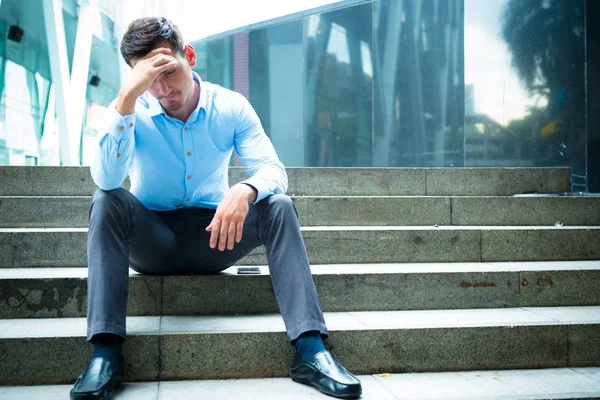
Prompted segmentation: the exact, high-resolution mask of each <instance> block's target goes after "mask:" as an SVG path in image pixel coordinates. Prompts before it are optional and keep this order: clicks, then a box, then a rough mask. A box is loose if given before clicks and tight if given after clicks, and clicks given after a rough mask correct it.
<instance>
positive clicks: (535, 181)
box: [0, 166, 571, 196]
mask: <svg viewBox="0 0 600 400" xmlns="http://www.w3.org/2000/svg"><path fill="white" fill-rule="evenodd" d="M286 171H287V174H288V179H289V188H288V194H290V195H305V196H322V195H331V196H356V195H364V196H405V195H408V196H413V195H427V196H451V195H458V196H475V195H488V196H510V195H513V194H516V193H558V192H568V191H570V190H571V180H570V170H569V168H287V169H286ZM246 176H247V175H246V173H245V171H244V170H243V168H240V167H237V168H230V173H229V181H230V183H237V182H239V181H241V180H243V179H245V177H246ZM0 182H2V186H1V187H0V196H89V195H91V194H92V193H93V192H94V191H95V190H96V186H95V185H94V183H93V181H92V178H91V176H90V172H89V168H87V167H10V166H9V167H0ZM124 186H125V187H127V183H126V184H125V185H124Z"/></svg>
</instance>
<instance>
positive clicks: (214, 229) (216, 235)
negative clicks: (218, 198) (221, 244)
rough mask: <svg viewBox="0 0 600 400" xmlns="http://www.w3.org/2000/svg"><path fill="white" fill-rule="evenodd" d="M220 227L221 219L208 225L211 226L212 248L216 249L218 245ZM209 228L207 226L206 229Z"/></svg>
mask: <svg viewBox="0 0 600 400" xmlns="http://www.w3.org/2000/svg"><path fill="white" fill-rule="evenodd" d="M213 224H214V225H213ZM220 227H221V222H220V221H216V222H215V221H213V222H211V224H210V225H209V226H208V228H210V248H211V249H214V248H215V247H217V239H218V238H219V229H220ZM208 228H206V229H208Z"/></svg>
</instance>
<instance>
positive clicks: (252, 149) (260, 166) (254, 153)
mask: <svg viewBox="0 0 600 400" xmlns="http://www.w3.org/2000/svg"><path fill="white" fill-rule="evenodd" d="M237 103H238V111H237V121H236V128H235V136H234V141H235V142H234V146H235V151H236V153H237V154H238V156H239V157H240V159H241V160H242V164H243V165H244V168H245V169H246V171H247V172H248V173H249V174H250V178H249V179H246V180H245V181H243V183H247V184H249V185H251V186H253V187H254V188H256V190H257V192H258V194H257V197H256V202H259V201H261V200H262V199H264V198H265V197H267V196H270V195H272V194H281V193H285V192H286V190H287V186H288V179H287V174H286V172H285V167H284V166H283V164H282V163H281V161H279V158H278V157H277V153H276V152H275V148H274V147H273V144H272V143H271V140H270V139H269V137H268V136H267V135H266V134H265V131H264V129H263V128H262V125H261V123H260V120H259V118H258V115H256V112H255V111H254V109H253V108H252V106H251V105H250V103H249V102H248V100H246V99H245V98H244V97H243V96H241V95H240V96H239V99H238V101H237ZM234 112H235V111H234Z"/></svg>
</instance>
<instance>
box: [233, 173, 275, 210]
mask: <svg viewBox="0 0 600 400" xmlns="http://www.w3.org/2000/svg"><path fill="white" fill-rule="evenodd" d="M240 183H243V184H244V185H248V186H250V187H251V188H252V189H254V190H255V191H256V200H254V202H253V203H252V204H256V203H258V202H259V201H261V200H262V199H264V198H265V197H267V196H268V195H269V194H271V193H268V192H267V190H266V189H265V188H264V187H263V186H264V184H262V182H261V181H260V179H257V178H256V177H250V178H248V179H246V180H245V181H243V182H240Z"/></svg>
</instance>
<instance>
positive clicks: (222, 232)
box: [219, 222, 230, 251]
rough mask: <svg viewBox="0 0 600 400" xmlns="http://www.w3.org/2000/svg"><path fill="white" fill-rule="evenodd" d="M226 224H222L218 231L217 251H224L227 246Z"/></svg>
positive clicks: (227, 226) (227, 225)
mask: <svg viewBox="0 0 600 400" xmlns="http://www.w3.org/2000/svg"><path fill="white" fill-rule="evenodd" d="M229 225H230V224H228V223H225V222H224V223H222V224H221V229H220V230H219V250H220V251H224V250H225V246H226V245H227V230H228V228H229Z"/></svg>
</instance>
